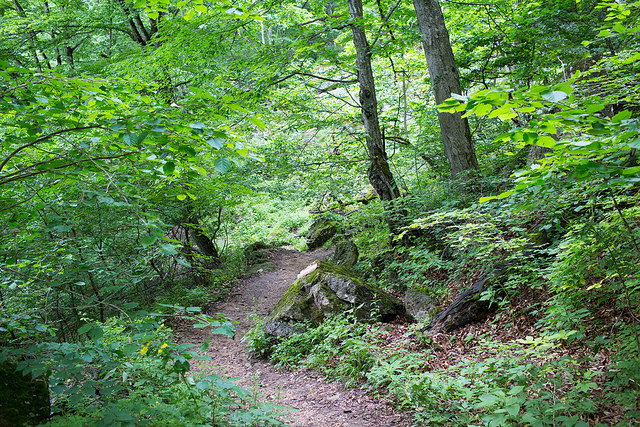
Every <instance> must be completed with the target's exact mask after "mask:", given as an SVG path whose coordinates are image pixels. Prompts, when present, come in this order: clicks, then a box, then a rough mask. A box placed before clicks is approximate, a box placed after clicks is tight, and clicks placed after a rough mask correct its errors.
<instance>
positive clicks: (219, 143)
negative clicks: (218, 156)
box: [207, 137, 224, 150]
mask: <svg viewBox="0 0 640 427" xmlns="http://www.w3.org/2000/svg"><path fill="white" fill-rule="evenodd" d="M207 144H209V145H210V146H211V147H212V148H215V149H216V150H220V149H221V148H222V147H224V139H223V138H219V137H215V138H209V139H207Z"/></svg>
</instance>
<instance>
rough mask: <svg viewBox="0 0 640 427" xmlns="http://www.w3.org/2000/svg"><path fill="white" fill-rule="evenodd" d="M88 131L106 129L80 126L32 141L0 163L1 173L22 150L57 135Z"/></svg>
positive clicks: (96, 126) (95, 126)
mask: <svg viewBox="0 0 640 427" xmlns="http://www.w3.org/2000/svg"><path fill="white" fill-rule="evenodd" d="M86 129H104V128H103V127H102V126H99V125H93V126H79V127H75V128H69V129H61V130H59V131H56V132H52V133H50V134H48V135H45V136H41V137H40V138H37V139H35V140H33V141H31V142H30V143H28V144H25V145H23V146H21V147H18V148H16V149H15V150H13V152H12V153H11V154H9V156H8V157H7V158H6V159H4V161H3V162H2V163H0V171H2V169H3V168H4V167H5V166H6V165H7V163H8V162H9V160H11V158H12V157H13V156H15V155H16V154H18V153H19V152H21V151H22V150H24V149H26V148H29V147H31V146H34V145H36V144H37V143H39V142H42V141H46V140H47V139H49V138H53V137H54V136H56V135H62V134H63V133H67V132H73V131H76V130H86Z"/></svg>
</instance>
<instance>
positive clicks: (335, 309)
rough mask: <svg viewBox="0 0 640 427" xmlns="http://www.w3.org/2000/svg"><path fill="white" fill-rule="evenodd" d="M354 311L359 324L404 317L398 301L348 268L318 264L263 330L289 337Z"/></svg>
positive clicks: (298, 282) (283, 300)
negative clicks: (309, 325) (346, 312)
mask: <svg viewBox="0 0 640 427" xmlns="http://www.w3.org/2000/svg"><path fill="white" fill-rule="evenodd" d="M350 309H353V310H354V313H355V316H356V318H357V319H358V320H360V321H377V320H381V321H391V320H393V319H395V318H396V316H398V315H401V314H404V312H405V308H404V305H403V303H402V301H400V300H399V299H397V298H395V297H393V296H392V295H390V294H388V293H387V292H385V291H383V290H382V289H380V288H378V287H377V286H375V285H372V284H369V283H366V282H364V281H363V280H362V279H360V278H359V277H357V276H356V275H355V273H354V272H352V271H351V270H349V269H348V268H346V267H344V266H340V265H336V264H333V263H330V262H322V261H319V262H318V266H317V268H316V269H315V270H314V271H312V272H310V273H309V274H307V275H305V276H303V277H301V278H300V279H298V280H296V281H295V282H293V284H292V285H291V286H290V287H289V289H288V290H287V292H286V293H285V294H284V295H283V296H282V298H280V300H279V301H278V302H277V303H276V305H275V307H274V308H273V310H271V313H269V315H268V316H267V318H266V319H265V322H264V324H263V329H264V331H265V332H266V333H268V334H269V335H272V336H276V337H286V336H289V335H291V334H293V333H296V332H301V331H303V330H304V328H305V326H306V325H307V324H309V323H311V324H317V323H320V322H322V320H323V319H324V318H325V317H326V316H327V315H328V314H330V313H339V312H343V311H346V310H350Z"/></svg>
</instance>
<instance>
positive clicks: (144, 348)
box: [140, 344, 149, 356]
mask: <svg viewBox="0 0 640 427" xmlns="http://www.w3.org/2000/svg"><path fill="white" fill-rule="evenodd" d="M147 351H149V347H147V346H146V345H144V344H142V349H141V350H140V354H142V355H143V356H144V355H145V354H147Z"/></svg>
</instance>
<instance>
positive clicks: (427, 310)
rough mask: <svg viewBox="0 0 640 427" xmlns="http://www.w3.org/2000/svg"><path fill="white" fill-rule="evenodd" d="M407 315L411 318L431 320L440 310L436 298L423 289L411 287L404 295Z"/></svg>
mask: <svg viewBox="0 0 640 427" xmlns="http://www.w3.org/2000/svg"><path fill="white" fill-rule="evenodd" d="M404 304H405V307H406V309H407V317H409V318H410V319H411V320H416V321H420V320H425V319H427V320H429V319H431V318H432V317H433V316H434V315H435V314H436V313H437V311H438V309H437V308H436V303H435V300H434V299H433V298H432V297H431V296H429V294H428V293H426V292H423V291H422V290H421V289H416V288H413V289H409V290H408V291H407V293H406V294H405V297H404Z"/></svg>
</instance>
